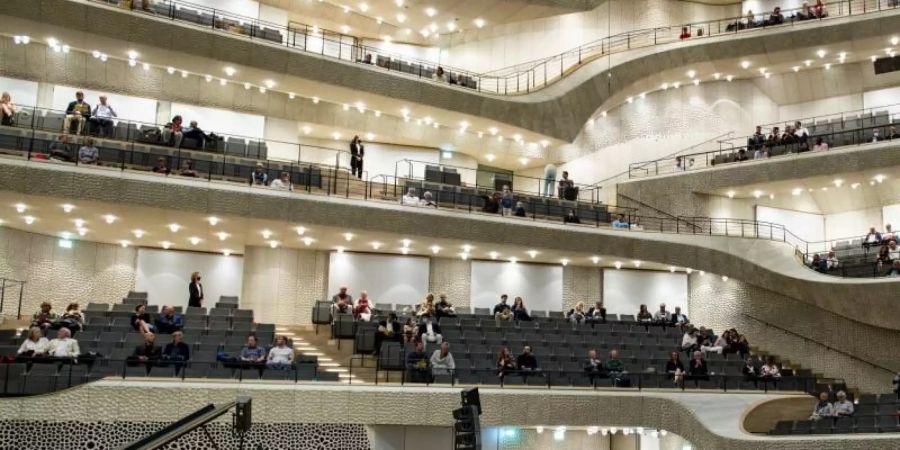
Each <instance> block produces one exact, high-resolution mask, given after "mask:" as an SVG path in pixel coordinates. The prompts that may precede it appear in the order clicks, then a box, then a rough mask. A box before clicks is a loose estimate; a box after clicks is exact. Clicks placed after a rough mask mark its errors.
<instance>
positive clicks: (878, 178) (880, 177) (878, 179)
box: [872, 174, 885, 183]
mask: <svg viewBox="0 0 900 450" xmlns="http://www.w3.org/2000/svg"><path fill="white" fill-rule="evenodd" d="M884 178H885V176H884V175H881V174H878V175H875V176H874V177H873V178H872V179H873V180H875V182H877V183H882V182H884Z"/></svg>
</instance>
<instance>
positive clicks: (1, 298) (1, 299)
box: [0, 278, 25, 319]
mask: <svg viewBox="0 0 900 450" xmlns="http://www.w3.org/2000/svg"><path fill="white" fill-rule="evenodd" d="M16 286H18V288H19V301H18V304H17V305H16V319H21V318H22V299H23V298H24V294H25V281H23V280H14V279H12V278H0V316H3V314H4V312H5V306H6V290H7V289H10V288H14V287H16Z"/></svg>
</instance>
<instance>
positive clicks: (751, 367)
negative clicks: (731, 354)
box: [741, 357, 759, 381]
mask: <svg viewBox="0 0 900 450" xmlns="http://www.w3.org/2000/svg"><path fill="white" fill-rule="evenodd" d="M741 373H742V374H743V375H744V380H745V381H756V380H757V379H758V378H759V371H758V370H757V368H756V364H755V363H754V362H753V358H750V357H747V358H745V359H744V367H742V368H741Z"/></svg>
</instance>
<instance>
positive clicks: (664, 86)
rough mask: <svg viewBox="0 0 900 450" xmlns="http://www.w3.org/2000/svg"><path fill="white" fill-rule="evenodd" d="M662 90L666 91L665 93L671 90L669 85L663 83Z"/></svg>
mask: <svg viewBox="0 0 900 450" xmlns="http://www.w3.org/2000/svg"><path fill="white" fill-rule="evenodd" d="M660 88H662V90H664V91H665V90H666V89H669V83H663V84H662V86H660Z"/></svg>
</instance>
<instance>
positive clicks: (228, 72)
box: [224, 66, 237, 77]
mask: <svg viewBox="0 0 900 450" xmlns="http://www.w3.org/2000/svg"><path fill="white" fill-rule="evenodd" d="M224 70H225V75H228V76H229V77H231V76H234V74H235V72H237V70H235V69H234V67H231V66H225V69H224Z"/></svg>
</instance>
